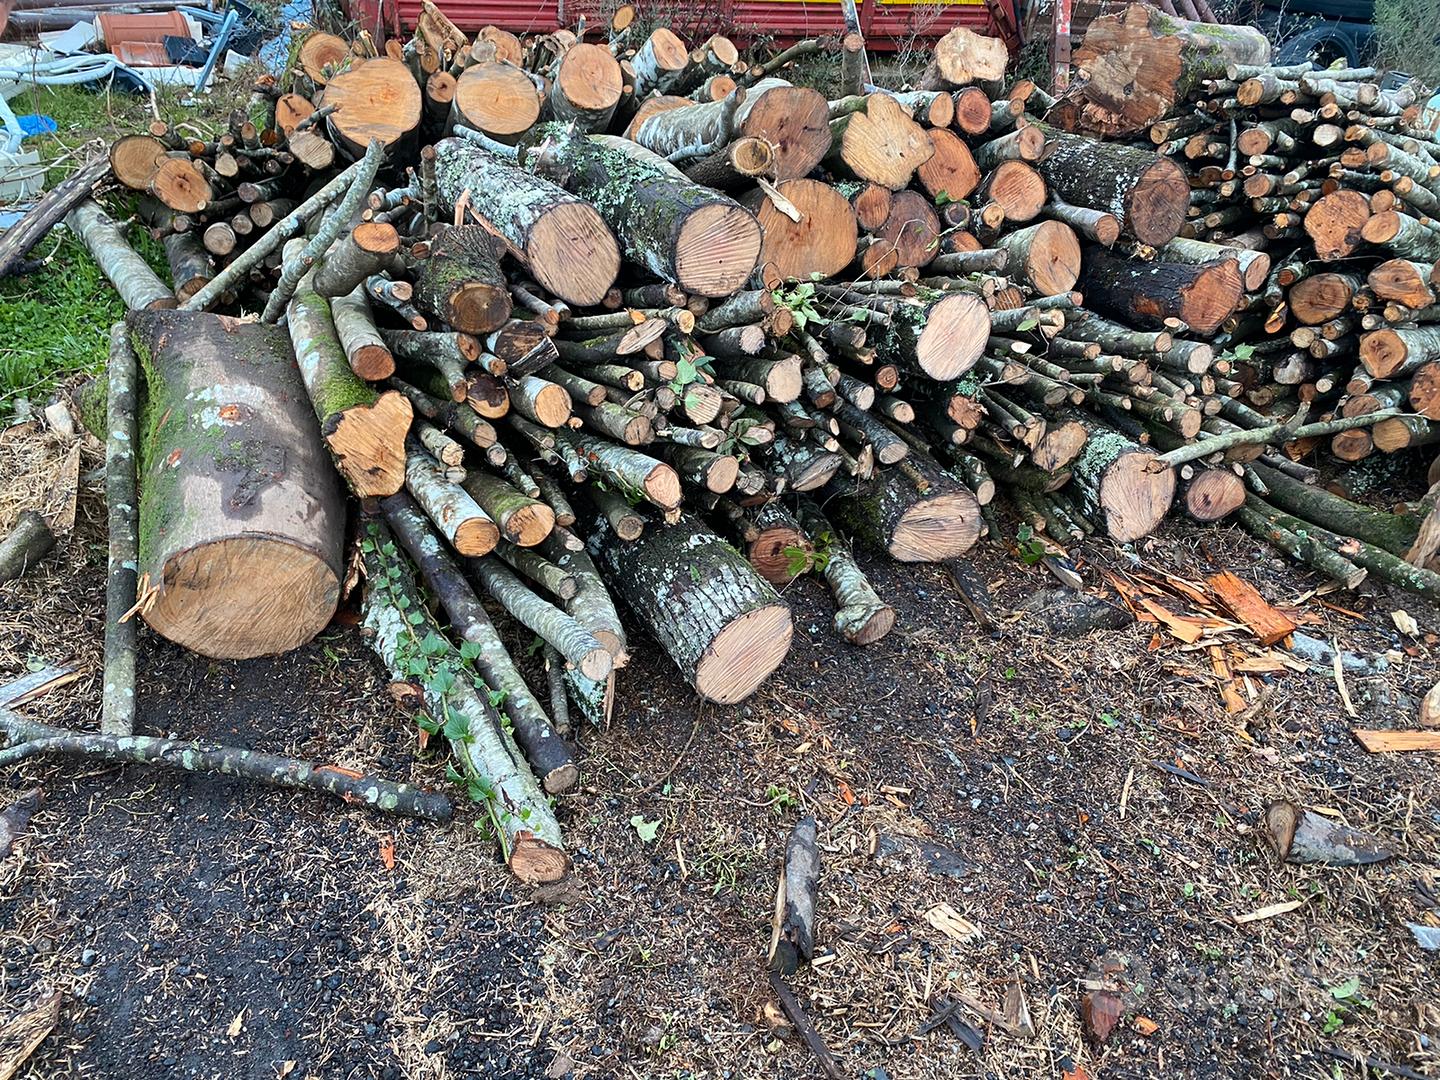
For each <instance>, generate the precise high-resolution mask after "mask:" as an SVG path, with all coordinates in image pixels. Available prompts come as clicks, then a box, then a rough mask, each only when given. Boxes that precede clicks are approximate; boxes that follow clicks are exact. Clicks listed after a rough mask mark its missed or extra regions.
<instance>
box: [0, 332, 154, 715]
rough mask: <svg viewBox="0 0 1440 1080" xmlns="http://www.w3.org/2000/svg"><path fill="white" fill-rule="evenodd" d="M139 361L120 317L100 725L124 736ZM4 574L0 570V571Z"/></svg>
mask: <svg viewBox="0 0 1440 1080" xmlns="http://www.w3.org/2000/svg"><path fill="white" fill-rule="evenodd" d="M139 368H140V361H139V360H138V359H137V358H136V356H135V350H134V348H132V347H131V344H130V337H129V333H128V331H127V330H126V327H125V324H124V323H123V322H120V323H116V324H115V325H114V326H112V327H111V328H110V355H109V360H108V363H107V364H106V379H107V381H108V387H107V390H108V392H107V393H106V395H105V507H106V513H107V516H108V524H109V535H110V543H109V558H108V561H107V564H106V571H105V678H104V685H103V688H102V697H101V706H102V711H101V714H100V730H101V731H102V732H103V733H104V734H106V735H129V734H130V733H131V732H132V731H134V730H135V644H136V641H137V639H138V636H139V635H138V632H137V631H138V628H139V623H138V621H137V620H136V619H135V618H134V616H133V615H132V613H131V612H132V609H133V608H134V607H135V598H136V584H137V569H136V568H137V567H138V566H139V560H140V542H139V538H138V532H139V493H138V491H137V480H136V464H135V448H136V447H137V446H138V445H139V444H140V426H139V405H138V397H139V395H138V393H137V391H138V390H139ZM0 576H3V574H0Z"/></svg>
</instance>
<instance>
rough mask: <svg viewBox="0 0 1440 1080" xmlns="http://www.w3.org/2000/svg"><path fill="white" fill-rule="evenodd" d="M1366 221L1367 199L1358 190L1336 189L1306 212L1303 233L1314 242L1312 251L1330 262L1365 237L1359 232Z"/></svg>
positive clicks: (1350, 250) (1353, 248)
mask: <svg viewBox="0 0 1440 1080" xmlns="http://www.w3.org/2000/svg"><path fill="white" fill-rule="evenodd" d="M1391 212H1392V213H1393V211H1391ZM1397 216H1398V215H1397ZM1369 220H1370V200H1369V199H1367V198H1366V197H1365V196H1364V195H1363V194H1362V193H1361V192H1358V191H1354V190H1352V189H1350V188H1340V189H1339V190H1338V191H1332V192H1330V193H1329V194H1328V195H1322V196H1321V197H1320V198H1319V199H1317V200H1316V201H1315V202H1314V203H1313V204H1312V205H1311V207H1310V209H1309V210H1307V211H1306V213H1305V218H1304V222H1305V234H1306V235H1307V236H1309V237H1310V239H1311V240H1313V241H1314V242H1315V254H1316V255H1318V256H1319V257H1320V258H1321V259H1322V260H1324V261H1326V262H1330V261H1333V260H1335V259H1343V258H1344V257H1345V256H1347V255H1349V254H1350V253H1351V252H1353V251H1354V250H1355V249H1356V248H1357V247H1359V246H1360V245H1361V243H1362V242H1364V240H1366V239H1369V238H1368V237H1364V236H1363V235H1362V230H1363V229H1364V228H1365V225H1366V223H1367V222H1368V221H1369Z"/></svg>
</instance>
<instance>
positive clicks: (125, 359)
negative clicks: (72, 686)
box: [100, 322, 140, 735]
mask: <svg viewBox="0 0 1440 1080" xmlns="http://www.w3.org/2000/svg"><path fill="white" fill-rule="evenodd" d="M139 368H140V361H139V359H138V358H137V357H136V356H135V350H134V349H133V348H132V347H131V345H130V337H129V333H128V331H127V330H126V328H125V324H124V323H123V322H122V323H116V324H115V325H114V326H112V327H111V328H110V358H109V363H108V364H107V367H106V376H107V379H108V381H109V393H108V394H107V395H106V399H105V400H106V423H105V505H106V509H107V512H108V515H109V526H110V553H109V565H108V569H107V571H106V580H105V683H104V690H103V695H102V700H101V703H102V711H101V715H100V730H101V731H102V732H103V733H105V734H106V735H129V734H130V733H131V732H132V731H133V730H134V729H135V643H136V640H137V638H138V636H139V635H138V629H139V621H138V620H137V619H136V618H135V617H134V616H133V615H130V617H128V618H127V617H126V616H127V615H129V613H130V609H131V608H133V607H134V606H135V593H136V582H137V579H138V574H139V557H140V542H139V539H138V537H137V535H136V533H137V529H138V525H139V509H138V505H139V493H138V491H137V488H136V462H135V452H136V446H137V444H138V443H139V441H140V427H139V406H138V394H137V389H138V385H137V384H138V380H139V377H140V376H139Z"/></svg>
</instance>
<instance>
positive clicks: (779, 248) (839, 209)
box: [747, 179, 891, 281]
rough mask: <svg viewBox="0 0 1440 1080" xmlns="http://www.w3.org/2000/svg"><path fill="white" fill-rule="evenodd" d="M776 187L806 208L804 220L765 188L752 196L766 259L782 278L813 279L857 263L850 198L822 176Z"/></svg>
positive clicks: (887, 200) (762, 258)
mask: <svg viewBox="0 0 1440 1080" xmlns="http://www.w3.org/2000/svg"><path fill="white" fill-rule="evenodd" d="M776 189H777V190H778V191H779V192H780V194H781V195H783V196H784V197H785V198H786V199H788V200H789V201H790V203H791V204H792V205H793V206H794V207H795V209H796V210H798V211H799V212H800V220H799V221H795V220H794V219H793V218H791V217H790V216H789V215H788V214H785V213H782V212H781V211H780V210H778V209H777V208H776V207H775V204H774V203H773V202H772V201H771V199H770V197H769V196H768V195H765V194H763V193H761V192H756V193H755V194H754V195H753V196H751V197H750V199H748V200H747V201H748V202H749V203H750V205H751V207H752V208H753V209H754V210H755V215H756V217H757V218H758V219H759V222H760V230H761V232H762V233H763V234H764V243H763V244H762V247H761V255H760V259H761V261H762V262H763V263H765V264H766V265H767V266H773V267H774V269H775V270H776V272H777V273H778V274H779V275H780V277H782V278H797V279H799V280H800V281H809V280H810V279H811V278H812V277H813V276H814V275H817V274H818V275H819V276H820V277H822V278H830V277H834V276H835V275H836V274H838V273H840V271H842V270H844V269H845V267H847V266H849V265H850V263H851V262H852V261H854V258H855V244H856V241H857V239H858V236H859V231H858V229H857V228H856V222H855V211H854V209H852V207H851V205H850V202H849V200H847V199H846V198H845V196H843V195H841V194H840V193H839V192H838V191H836V190H835V189H834V188H833V187H831V186H830V185H829V184H826V183H822V182H821V181H819V180H803V179H802V180H785V181H783V182H781V183H780V184H778V185H777V188H776ZM876 190H877V191H884V192H885V195H886V199H885V202H886V205H887V207H888V205H889V203H890V198H891V196H890V192H889V191H888V190H887V189H885V188H877V189H876Z"/></svg>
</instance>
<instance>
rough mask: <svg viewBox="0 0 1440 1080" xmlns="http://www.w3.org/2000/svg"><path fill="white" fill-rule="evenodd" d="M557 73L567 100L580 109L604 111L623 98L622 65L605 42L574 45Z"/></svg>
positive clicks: (562, 60) (556, 75)
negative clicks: (603, 44)
mask: <svg viewBox="0 0 1440 1080" xmlns="http://www.w3.org/2000/svg"><path fill="white" fill-rule="evenodd" d="M555 77H556V79H557V80H558V81H559V83H560V91H561V93H563V94H564V95H565V100H566V101H568V102H569V103H570V104H571V105H572V106H574V107H575V108H576V109H582V110H585V111H587V112H596V113H600V112H605V111H607V110H609V109H613V108H614V107H615V106H616V104H618V103H619V101H620V93H621V88H622V85H623V80H622V78H621V75H620V65H619V64H617V63H616V62H615V57H613V56H612V55H611V54H610V50H609V49H606V48H604V47H603V46H600V45H586V44H579V45H572V46H571V47H570V48H569V49H567V50H566V52H565V55H564V57H563V58H562V59H561V61H560V68H559V70H558V71H557V72H556V74H555Z"/></svg>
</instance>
